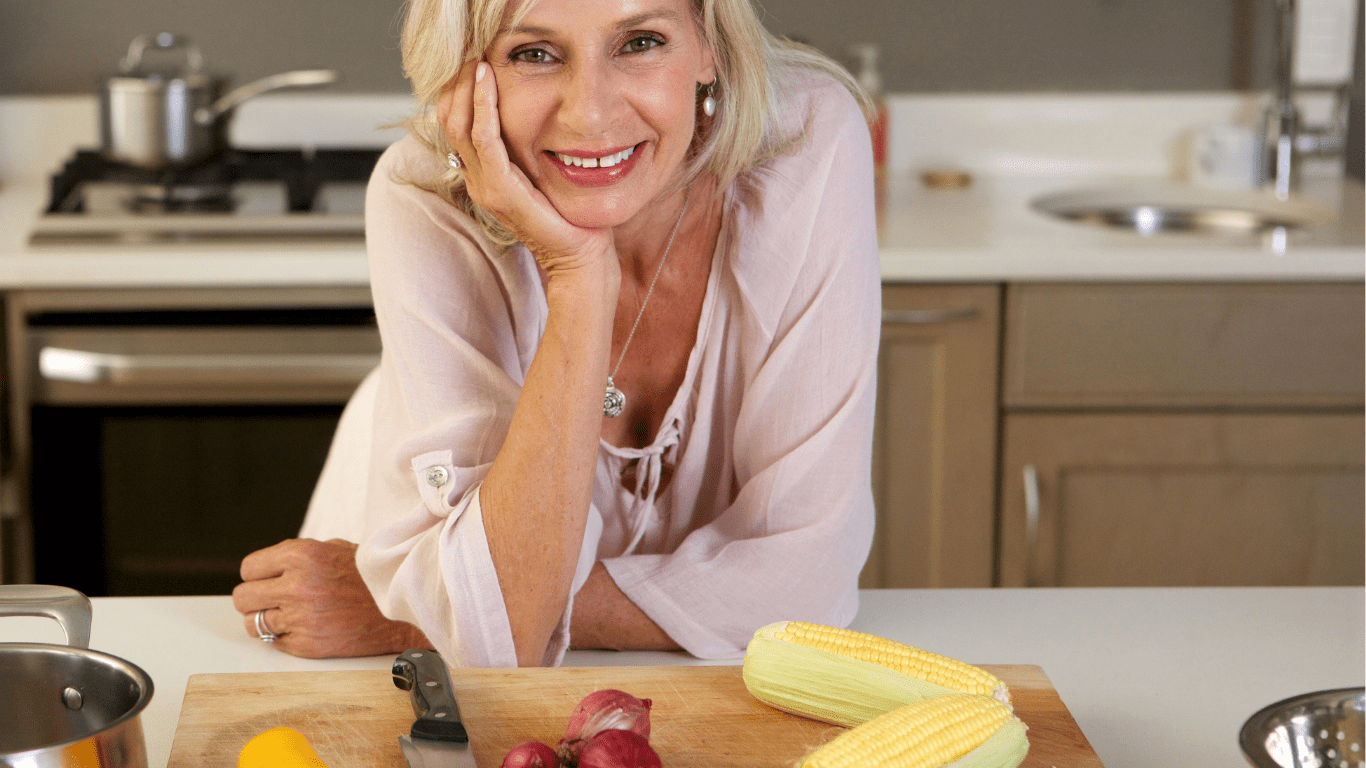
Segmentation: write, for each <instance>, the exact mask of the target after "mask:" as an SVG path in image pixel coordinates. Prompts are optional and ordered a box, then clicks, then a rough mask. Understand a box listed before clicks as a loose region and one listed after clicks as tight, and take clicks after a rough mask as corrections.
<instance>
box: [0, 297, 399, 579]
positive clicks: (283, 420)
mask: <svg viewBox="0 0 1366 768" xmlns="http://www.w3.org/2000/svg"><path fill="white" fill-rule="evenodd" d="M120 318H121V320H120V322H119V323H118V324H114V325H110V324H108V322H107V320H108V318H103V319H100V318H97V320H98V322H91V323H85V322H75V321H73V320H72V318H71V317H65V318H63V317H58V318H55V319H49V320H47V321H44V322H43V323H40V324H34V325H30V326H29V328H28V334H27V335H28V338H27V341H28V344H27V346H28V350H27V351H28V354H29V370H30V371H31V372H34V373H35V374H36V375H32V376H31V377H30V393H29V396H30V401H31V404H30V409H29V416H30V424H31V446H32V452H31V462H32V467H31V473H30V477H31V486H30V494H29V495H30V503H31V509H32V530H33V543H34V550H33V555H34V557H33V562H34V571H35V576H36V578H37V580H38V581H39V582H41V583H51V584H63V585H68V586H72V587H75V588H77V589H80V590H82V591H84V592H86V593H87V594H91V595H169V594H226V593H228V592H229V591H231V589H232V587H233V586H234V585H235V584H237V583H238V581H239V578H238V568H239V565H240V563H241V559H242V557H243V556H244V555H246V554H247V553H249V552H251V551H253V550H255V549H259V548H261V547H264V546H268V545H270V544H273V543H275V542H278V541H280V540H282V539H285V538H290V537H293V536H294V535H296V534H297V532H298V529H299V525H300V523H301V522H302V519H303V515H304V512H305V509H306V507H307V505H308V500H309V496H310V494H311V493H312V489H313V485H314V483H315V482H316V480H317V478H318V473H319V471H320V470H321V468H322V465H323V461H324V459H325V458H326V455H327V449H328V446H329V445H330V442H331V438H332V433H333V431H334V429H335V427H336V424H337V419H338V418H339V416H340V414H341V410H342V407H343V406H344V405H345V403H346V401H347V398H349V397H350V395H351V393H352V392H353V391H354V390H355V388H356V386H357V385H358V384H359V382H360V380H361V379H362V378H363V377H364V376H365V375H366V374H367V373H368V372H369V371H370V370H371V369H373V368H374V367H375V365H377V364H378V362H379V335H378V332H377V330H376V329H375V327H374V325H373V315H371V314H369V310H368V309H367V310H363V311H360V312H359V313H358V316H357V317H356V318H354V322H350V321H343V322H338V321H337V320H336V318H335V317H332V318H329V319H328V320H327V321H325V322H314V320H311V319H310V318H309V317H307V316H306V315H305V316H291V317H290V322H289V324H285V325H280V324H272V322H273V320H274V318H273V317H272V315H271V314H270V313H258V314H256V315H254V316H253V315H249V314H243V313H233V314H232V316H231V317H230V318H229V322H226V323H225V322H223V319H222V318H221V317H219V316H217V315H215V317H214V320H213V321H212V322H205V323H198V324H197V323H195V322H194V317H193V316H190V317H189V319H188V320H187V319H186V318H185V317H177V316H172V315H165V314H161V315H157V316H156V317H155V318H152V317H150V316H149V317H139V316H138V315H137V314H136V313H134V314H132V315H129V314H126V313H125V314H121V315H120ZM139 322H144V323H145V324H138V323H139Z"/></svg>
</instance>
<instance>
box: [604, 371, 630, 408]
mask: <svg viewBox="0 0 1366 768" xmlns="http://www.w3.org/2000/svg"><path fill="white" fill-rule="evenodd" d="M625 407H626V395H623V394H622V393H621V390H619V389H617V388H616V386H615V385H614V384H612V377H611V376H608V377H607V393H606V394H604V395H603V396H602V413H603V415H604V416H620V415H621V409H622V408H625Z"/></svg>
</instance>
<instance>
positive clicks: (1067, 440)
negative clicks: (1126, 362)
mask: <svg viewBox="0 0 1366 768" xmlns="http://www.w3.org/2000/svg"><path fill="white" fill-rule="evenodd" d="M1363 427H1366V425H1364V424H1363V419H1362V417H1361V415H1359V414H1323V413H1320V414H1312V413H1311V414H1303V413H1302V414H1279V415H1271V414H1263V415H1251V414H1208V415H1197V414H1141V413H1139V414H1096V415H1086V414H1071V415H1068V414H1062V415H1054V414H1012V415H1009V416H1007V417H1006V419H1005V430H1004V433H1005V438H1004V439H1005V449H1004V458H1003V467H1002V468H1003V481H1002V491H1001V492H1002V505H1001V506H1002V521H1001V535H1002V547H1001V581H1002V585H1003V586H1023V585H1040V586H1140V585H1141V586H1254V585H1268V586H1271V585H1360V584H1362V575H1363V567H1364V566H1363V546H1362V542H1363V523H1362V521H1363V515H1366V509H1363V495H1364V493H1366V488H1363V480H1362V479H1363V463H1364V462H1363V443H1362V433H1363Z"/></svg>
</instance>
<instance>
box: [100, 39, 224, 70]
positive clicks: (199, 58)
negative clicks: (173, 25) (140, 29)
mask: <svg viewBox="0 0 1366 768" xmlns="http://www.w3.org/2000/svg"><path fill="white" fill-rule="evenodd" d="M148 48H160V49H162V50H163V51H169V50H172V49H174V48H180V49H183V50H184V51H185V66H186V67H188V68H189V71H190V72H198V71H200V70H202V69H203V68H204V55H203V54H201V53H200V52H199V46H197V45H195V44H194V43H192V42H190V38H188V37H186V36H185V35H176V34H172V33H170V32H158V33H157V34H155V35H138V36H137V37H135V38H133V42H132V43H130V44H129V46H128V55H126V56H124V57H123V61H121V62H119V71H120V72H123V73H124V74H125V75H131V74H133V73H134V72H137V71H138V70H139V69H141V68H142V55H143V54H144V53H146V52H147V49H148Z"/></svg>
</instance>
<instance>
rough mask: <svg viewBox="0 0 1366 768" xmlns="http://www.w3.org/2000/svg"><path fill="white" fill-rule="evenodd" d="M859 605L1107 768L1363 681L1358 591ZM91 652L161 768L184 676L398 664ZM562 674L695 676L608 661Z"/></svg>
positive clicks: (38, 624)
mask: <svg viewBox="0 0 1366 768" xmlns="http://www.w3.org/2000/svg"><path fill="white" fill-rule="evenodd" d="M861 601H862V602H861V605H860V609H859V613H858V617H857V618H856V619H855V620H854V623H853V627H854V628H855V629H858V630H861V631H865V632H871V633H873V634H877V635H881V636H884V637H890V638H892V639H895V640H899V641H901V642H905V643H910V644H913V645H917V646H920V647H922V648H926V649H928V650H932V651H936V652H939V653H943V654H946V655H949V656H953V657H956V658H960V659H963V660H965V661H969V662H975V663H1001V664H1037V665H1039V666H1041V667H1043V669H1044V671H1045V672H1046V673H1047V675H1048V677H1049V679H1050V680H1052V682H1053V685H1054V687H1055V688H1056V689H1057V690H1058V693H1059V695H1060V696H1061V697H1062V700H1063V702H1064V703H1065V704H1066V705H1067V707H1068V709H1069V710H1070V711H1071V713H1072V716H1073V717H1074V718H1075V719H1076V721H1077V723H1078V725H1080V726H1081V730H1082V732H1083V733H1084V734H1086V737H1087V738H1088V739H1089V740H1090V742H1091V745H1092V747H1094V748H1095V751H1096V753H1097V755H1099V757H1100V760H1101V762H1102V763H1103V764H1104V765H1106V766H1107V768H1152V767H1153V766H1163V765H1171V766H1178V765H1179V766H1201V767H1202V768H1246V765H1247V763H1246V761H1245V760H1244V759H1243V757H1242V754H1241V752H1240V751H1239V748H1238V742H1237V736H1238V729H1239V727H1241V725H1242V723H1243V721H1244V720H1246V719H1247V718H1248V717H1249V716H1250V715H1252V714H1253V713H1254V712H1256V711H1257V710H1258V709H1260V708H1262V707H1263V706H1265V705H1267V704H1270V703H1272V702H1274V701H1277V700H1280V699H1283V698H1286V697H1289V696H1293V695H1296V694H1300V693H1306V692H1309V691H1316V690H1323V689H1327V688H1338V687H1346V686H1357V685H1362V684H1363V681H1364V680H1366V669H1364V667H1366V655H1364V654H1366V650H1364V649H1366V592H1363V590H1362V589H1361V588H1355V587H1349V588H1280V589H1267V588H1232V589H1230V588H1222V589H1193V588H1184V589H995V590H989V589H980V590H977V589H974V590H865V591H864V592H862V594H861ZM3 641H7V642H18V641H24V642H50V643H60V642H62V635H61V631H60V630H59V629H58V628H57V624H56V623H55V622H52V621H50V620H47V619H37V618H17V619H16V618H9V619H4V620H0V642H3ZM90 642H91V647H92V648H94V649H95V650H99V651H104V652H106V653H111V654H113V655H115V656H119V657H122V658H124V659H127V660H128V661H131V662H133V663H135V664H137V665H138V666H141V667H142V668H143V669H145V670H146V671H147V673H148V674H149V675H150V676H151V677H152V681H153V684H154V686H155V689H156V690H155V693H154V695H153V699H152V703H151V704H150V705H149V707H148V709H147V710H146V711H145V713H144V715H143V723H142V724H143V730H144V732H145V735H146V738H147V747H148V756H149V760H150V762H149V764H150V765H151V766H153V768H158V767H160V766H164V765H165V764H166V762H167V760H168V758H169V757H170V751H171V744H172V741H173V738H174V733H175V726H176V721H177V720H178V718H179V714H180V705H181V700H182V699H183V697H184V693H185V686H186V682H187V680H188V678H189V676H190V675H193V674H200V673H210V672H270V671H286V670H302V671H308V670H343V669H388V668H389V666H390V663H391V662H392V660H393V657H391V656H380V657H371V658H363V659H341V660H323V661H311V660H307V659H296V658H293V657H291V656H287V655H285V654H283V653H281V652H279V651H277V650H275V649H274V648H272V647H270V646H268V645H265V644H264V643H261V642H260V641H258V640H255V639H253V638H250V637H248V636H247V635H246V634H245V633H244V632H243V629H242V622H241V617H240V616H239V615H238V614H237V613H235V612H234V611H233V610H232V605H231V602H230V600H229V598H227V597H172V598H96V599H95V600H94V623H93V626H92V633H91V641H90ZM566 663H567V664H568V665H572V666H610V665H620V664H697V663H701V662H698V661H697V660H696V659H692V658H691V657H688V656H686V655H683V654H678V653H646V652H630V653H614V652H609V651H601V652H572V653H570V654H569V656H568V659H567V660H566ZM1059 768H1065V766H1059Z"/></svg>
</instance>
